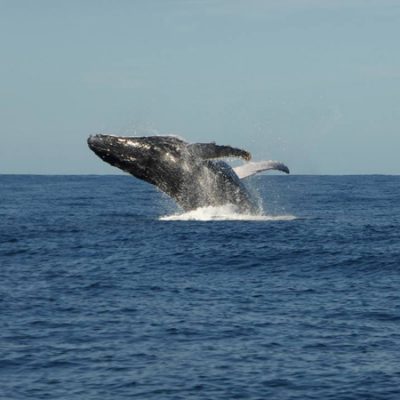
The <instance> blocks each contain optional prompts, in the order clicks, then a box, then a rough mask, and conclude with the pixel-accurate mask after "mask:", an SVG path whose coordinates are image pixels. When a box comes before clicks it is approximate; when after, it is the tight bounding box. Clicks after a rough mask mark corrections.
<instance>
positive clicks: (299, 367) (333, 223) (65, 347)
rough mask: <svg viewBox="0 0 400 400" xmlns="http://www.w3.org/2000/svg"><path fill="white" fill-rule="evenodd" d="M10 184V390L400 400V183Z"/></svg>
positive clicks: (5, 210) (42, 180)
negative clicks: (185, 196) (253, 194)
mask: <svg viewBox="0 0 400 400" xmlns="http://www.w3.org/2000/svg"><path fill="white" fill-rule="evenodd" d="M252 186H253V189H254V190H256V191H258V194H259V196H260V198H261V199H262V200H263V204H264V210H265V213H264V215H263V216H260V217H249V216H247V217H246V216H240V215H237V214H236V213H235V212H234V210H231V209H229V207H224V208H222V209H221V210H216V209H202V210H196V211H194V212H192V213H186V214H183V215H181V214H180V213H179V212H178V210H177V209H176V208H175V205H174V203H173V202H172V201H170V200H169V199H167V198H166V197H165V196H164V195H162V194H161V193H160V192H158V191H156V190H155V189H154V188H153V187H152V186H150V185H148V184H145V183H142V182H140V181H138V180H135V179H134V178H131V177H129V176H5V175H3V176H0V222H1V225H0V355H1V358H0V398H1V399H4V400H13V399H51V400H54V399H68V400H75V399H76V400H78V399H79V400H81V399H84V400H104V399H110V400H111V399H112V400H120V399H133V398H137V399H154V400H159V399H174V400H175V399H177V400H179V399H182V400H187V399H204V400H205V399H224V400H225V399H227V400H230V399H254V400H256V399H257V400H261V399H278V400H285V399H307V400H308V399H318V400H327V399H332V400H345V399H346V400H351V399H359V400H365V399H384V400H387V399H396V400H397V399H399V398H400V177H398V176H396V177H392V176H346V177H334V176H332V177H327V176H272V175H269V176H268V175H265V176H261V177H257V178H254V179H253V181H252Z"/></svg>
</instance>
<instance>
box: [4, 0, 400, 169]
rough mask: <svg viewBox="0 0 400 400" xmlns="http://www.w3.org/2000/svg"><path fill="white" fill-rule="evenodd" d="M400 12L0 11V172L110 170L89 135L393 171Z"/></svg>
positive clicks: (156, 6)
mask: <svg viewBox="0 0 400 400" xmlns="http://www.w3.org/2000/svg"><path fill="white" fill-rule="evenodd" d="M399 38H400V1H394V0H392V1H389V0H370V1H367V0H365V1H362V0H346V1H345V0H343V1H341V0H276V1H272V0H271V1H269V0H258V1H257V0H213V1H209V0H202V1H200V0H198V1H196V0H181V1H180V0H159V1H156V0H142V1H139V0H137V1H134V0H131V1H128V0H125V1H123V0H119V1H117V0H113V1H111V0H109V1H101V0H97V1H88V0H86V1H85V0H79V1H71V0H68V1H61V0H60V1H55V0H49V1H44V0H36V1H29V0H26V1H22V0H0V57H1V60H0V139H1V142H0V173H53V174H54V173H57V174H58V173H113V172H117V171H116V170H115V169H113V168H112V167H110V166H108V165H106V164H104V163H103V162H101V160H100V159H97V158H96V157H95V156H94V154H92V153H91V152H90V151H89V149H88V148H87V146H86V138H87V136H88V135H89V134H93V133H113V134H121V135H134V134H140V135H142V134H170V133H172V134H178V135H181V136H183V137H184V138H186V139H188V140H189V141H193V142H195V141H200V142H206V141H216V142H217V143H220V144H230V145H234V146H237V147H242V148H245V149H247V150H249V151H251V152H252V153H253V156H254V159H255V160H262V159H278V160H281V161H284V162H285V163H286V164H287V165H288V166H289V167H290V168H291V170H292V171H293V173H297V174H304V173H312V174H348V173H350V174H358V173H387V174H399V173H400V156H399V151H400V129H399V125H400V39H399Z"/></svg>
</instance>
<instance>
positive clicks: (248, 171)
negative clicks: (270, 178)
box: [233, 161, 290, 179]
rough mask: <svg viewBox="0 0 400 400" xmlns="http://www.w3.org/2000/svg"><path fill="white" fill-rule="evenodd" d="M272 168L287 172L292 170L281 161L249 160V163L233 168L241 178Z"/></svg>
mask: <svg viewBox="0 0 400 400" xmlns="http://www.w3.org/2000/svg"><path fill="white" fill-rule="evenodd" d="M271 169H273V170H278V171H282V172H286V173H287V174H289V172H290V171H289V168H288V167H287V166H286V165H285V164H283V163H281V162H279V161H260V162H249V163H247V164H244V165H241V166H239V167H236V168H233V170H234V171H235V173H236V175H237V176H238V177H239V178H240V179H244V178H247V177H249V176H252V175H255V174H257V173H258V172H262V171H267V170H271Z"/></svg>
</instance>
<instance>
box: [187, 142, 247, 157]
mask: <svg viewBox="0 0 400 400" xmlns="http://www.w3.org/2000/svg"><path fill="white" fill-rule="evenodd" d="M188 150H189V151H190V152H191V153H192V154H194V155H195V156H196V157H199V158H203V159H206V160H207V159H208V160H210V159H213V158H224V157H239V158H243V159H245V160H246V161H249V160H250V159H251V154H250V153H249V152H248V151H246V150H242V149H237V148H235V147H231V146H219V145H217V144H215V143H193V144H189V145H188Z"/></svg>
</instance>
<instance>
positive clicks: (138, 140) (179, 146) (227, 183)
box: [88, 134, 289, 214]
mask: <svg viewBox="0 0 400 400" xmlns="http://www.w3.org/2000/svg"><path fill="white" fill-rule="evenodd" d="M88 145H89V148H90V149H91V150H93V152H94V153H96V154H97V155H98V156H99V157H100V158H101V159H102V160H103V161H105V162H107V163H109V164H111V165H112V166H115V167H117V168H119V169H121V170H123V171H125V172H128V173H129V174H131V175H133V176H134V177H136V178H138V179H142V180H144V181H146V182H148V183H151V184H153V185H155V186H157V187H158V188H159V189H160V190H162V191H163V192H164V193H166V194H167V195H169V196H170V197H172V198H173V199H174V200H175V201H176V202H177V203H178V205H180V206H181V207H182V208H183V209H184V210H185V211H190V210H194V209H196V208H198V207H207V206H221V205H225V204H233V205H235V206H237V208H238V210H239V211H240V212H245V213H252V214H254V213H257V212H258V209H259V208H258V205H257V203H256V202H255V200H254V199H253V198H252V196H251V194H250V193H249V191H248V190H247V189H246V187H245V185H244V184H243V182H242V181H241V179H244V178H246V177H248V176H250V175H253V174H255V173H257V172H260V171H264V170H268V169H274V170H279V171H283V172H286V173H289V169H288V167H286V165H284V164H282V163H280V162H277V161H263V162H259V163H246V164H244V165H242V166H240V167H237V168H232V167H231V166H230V165H228V164H227V163H225V162H223V161H221V160H218V159H221V158H224V157H229V158H232V157H239V158H242V159H244V160H246V161H249V160H250V159H251V155H250V153H249V152H247V151H245V150H241V149H237V148H234V147H231V146H219V145H217V144H215V143H192V144H191V143H187V142H185V141H184V140H182V139H180V138H178V137H175V136H146V137H125V136H113V135H102V134H100V135H93V136H90V137H89V138H88Z"/></svg>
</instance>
